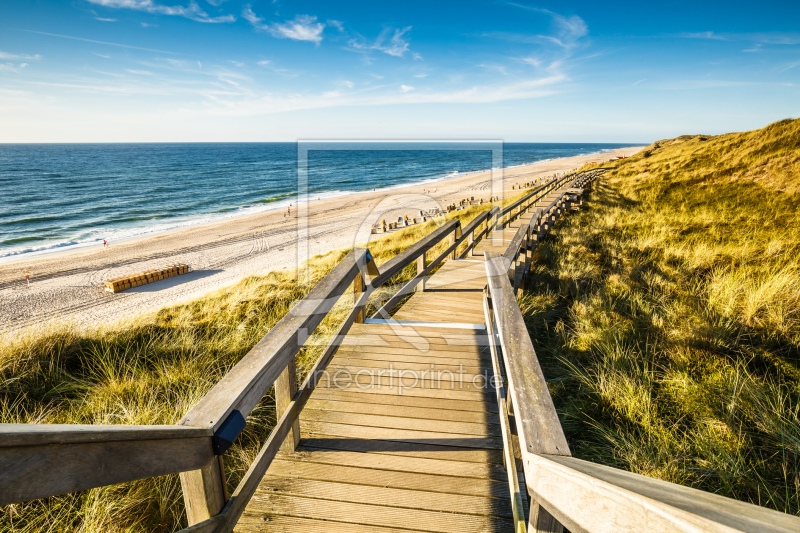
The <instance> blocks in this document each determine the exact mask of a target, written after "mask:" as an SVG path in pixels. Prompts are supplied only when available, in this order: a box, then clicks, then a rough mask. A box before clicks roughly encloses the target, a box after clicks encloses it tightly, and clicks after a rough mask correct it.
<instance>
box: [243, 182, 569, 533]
mask: <svg viewBox="0 0 800 533" xmlns="http://www.w3.org/2000/svg"><path fill="white" fill-rule="evenodd" d="M561 193H562V191H561V190H560V189H556V190H554V191H553V192H551V193H550V194H548V195H546V196H545V197H543V198H542V199H540V200H539V201H538V202H536V203H535V204H532V205H531V208H532V209H529V210H528V211H527V212H525V213H524V214H522V216H520V217H518V218H517V219H515V220H514V221H512V222H511V223H509V225H508V226H507V227H506V228H505V229H497V230H496V231H494V232H493V233H492V234H490V236H489V237H488V238H485V239H483V240H482V241H481V242H480V243H478V244H477V246H475V247H474V249H473V250H472V253H470V254H468V255H467V257H465V258H461V259H450V260H448V261H446V262H445V263H444V264H443V265H442V266H441V267H440V268H439V269H438V271H437V272H436V273H435V274H433V275H432V276H430V277H429V278H427V279H426V280H425V281H424V289H422V287H421V285H422V283H420V285H418V286H417V289H418V290H417V291H416V292H414V294H413V295H412V296H411V298H410V299H409V300H408V301H407V302H406V303H405V304H404V305H403V306H402V307H401V308H400V309H399V310H398V311H397V312H395V313H394V315H393V316H392V318H391V319H389V320H385V319H367V321H366V322H367V323H366V324H354V325H353V326H352V327H351V328H350V331H349V332H348V334H347V336H346V337H345V338H344V340H343V341H342V344H341V346H340V347H339V349H338V351H337V352H336V355H334V356H333V358H332V359H331V361H330V363H329V364H328V379H324V380H323V381H322V382H320V384H319V385H317V389H316V390H315V391H314V392H313V393H312V394H311V397H310V399H309V401H308V403H307V404H306V407H305V408H304V410H303V412H302V413H301V414H300V441H299V445H298V446H297V449H296V450H294V451H291V452H281V453H279V454H278V455H277V457H276V459H275V460H274V461H273V463H272V465H271V466H270V468H269V470H268V471H267V474H266V476H264V478H263V480H262V481H261V483H260V484H259V487H258V490H257V491H256V494H255V495H254V497H253V499H252V500H251V502H250V504H249V505H248V506H247V509H246V510H245V512H244V514H243V515H242V518H241V519H240V521H239V524H238V525H237V527H236V531H241V532H251V531H286V532H291V531H297V532H301V531H302V532H306V531H320V532H322V531H325V532H338V531H341V532H354V533H360V532H368V531H370V532H386V533H389V532H396V531H398V532H399V531H408V530H413V531H431V532H442V533H444V532H454V533H455V532H465V531H475V532H478V531H481V532H493V531H498V532H499V531H509V532H510V531H514V529H515V528H514V522H513V518H514V517H513V512H512V506H511V496H510V494H509V488H508V474H507V472H506V471H505V469H504V467H503V437H502V432H501V423H500V418H499V415H498V404H497V398H496V395H495V393H494V390H493V389H491V388H489V387H488V386H487V383H488V380H489V379H491V378H492V376H493V375H494V371H493V369H492V361H491V354H490V350H489V337H488V335H487V330H486V324H485V322H486V315H485V313H484V306H483V299H484V289H485V287H486V283H487V277H486V265H485V263H484V259H485V254H486V252H497V253H499V254H502V253H504V252H505V251H506V249H507V248H508V246H509V244H511V241H512V240H513V237H514V235H515V234H516V233H517V230H518V228H519V226H520V225H522V224H526V223H528V222H529V221H530V218H531V217H532V216H534V215H535V213H536V208H537V207H538V208H545V207H547V206H548V205H550V204H551V203H552V202H553V201H554V200H555V199H557V198H558V197H559V195H561ZM520 482H521V483H523V484H524V479H523V480H521V481H520ZM523 505H524V506H525V508H526V509H527V500H526V501H525V502H524V503H523Z"/></svg>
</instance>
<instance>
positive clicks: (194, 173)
mask: <svg viewBox="0 0 800 533" xmlns="http://www.w3.org/2000/svg"><path fill="white" fill-rule="evenodd" d="M632 144H634V143H627V144H551V143H547V144H543V143H533V144H522V143H505V144H503V145H502V161H500V164H499V165H498V161H497V160H496V159H495V160H493V158H492V151H491V150H487V149H476V150H473V149H469V148H470V145H468V144H463V143H358V142H354V143H336V145H335V149H331V150H328V149H316V148H320V146H321V145H304V144H302V145H299V146H301V147H302V149H301V150H300V153H305V151H304V148H307V147H309V146H310V147H312V148H315V149H311V150H310V151H308V152H307V169H308V170H307V174H306V176H307V186H308V197H309V199H311V200H316V199H317V198H332V197H336V196H345V195H350V194H354V193H359V192H364V191H371V190H373V189H382V188H387V187H397V186H404V185H410V184H415V183H425V182H430V181H433V180H438V179H442V178H446V177H450V176H454V175H459V174H463V173H467V172H475V171H480V170H487V169H490V168H492V167H493V166H503V167H511V166H518V165H524V164H529V163H534V162H537V161H542V160H547V159H553V158H558V157H569V156H574V155H581V154H587V153H601V152H606V151H610V150H612V149H614V148H620V147H624V146H631V145H632ZM481 146H482V147H483V148H485V146H486V145H481ZM495 146H496V145H495ZM322 147H323V148H324V146H322ZM494 155H495V156H497V155H498V152H497V151H495V154H494ZM302 174H304V173H302V172H301V175H302ZM301 183H306V182H305V180H303V181H301ZM297 193H298V144H297V143H174V144H170V143H167V144H161V143H158V144H153V143H137V144H0V261H8V260H13V259H19V258H21V256H23V254H36V255H38V254H41V253H46V252H50V251H56V250H67V249H74V248H80V247H86V246H96V245H97V244H98V243H102V241H103V240H104V239H105V240H107V241H109V242H114V241H119V240H123V239H130V238H134V237H140V236H144V235H147V234H152V233H157V232H162V231H168V230H172V229H177V228H181V227H186V226H190V225H194V224H199V223H204V222H211V221H215V220H221V219H224V218H227V217H234V216H241V215H245V214H250V213H256V212H259V211H267V210H273V209H285V208H286V206H288V205H289V204H290V203H295V202H296V201H297Z"/></svg>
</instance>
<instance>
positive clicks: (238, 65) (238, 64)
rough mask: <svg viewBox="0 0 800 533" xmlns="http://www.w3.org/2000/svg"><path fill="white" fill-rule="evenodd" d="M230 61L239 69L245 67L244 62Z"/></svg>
mask: <svg viewBox="0 0 800 533" xmlns="http://www.w3.org/2000/svg"><path fill="white" fill-rule="evenodd" d="M228 61H230V62H231V63H233V65H234V66H237V67H243V66H244V63H243V62H242V61H236V60H235V59H229V60H228Z"/></svg>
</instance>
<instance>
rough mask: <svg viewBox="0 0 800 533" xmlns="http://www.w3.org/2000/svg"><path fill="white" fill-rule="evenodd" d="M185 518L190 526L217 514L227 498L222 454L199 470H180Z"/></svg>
mask: <svg viewBox="0 0 800 533" xmlns="http://www.w3.org/2000/svg"><path fill="white" fill-rule="evenodd" d="M179 476H180V479H181V487H182V489H183V501H184V503H185V504H186V519H187V520H188V522H189V525H190V526H193V525H195V524H197V523H200V522H202V521H203V520H208V519H209V518H211V517H212V516H215V515H218V514H219V512H220V511H222V508H223V507H224V506H225V503H226V501H227V499H228V490H227V486H226V484H225V468H224V465H223V462H222V456H220V455H218V456H215V457H214V459H212V460H211V462H210V463H208V465H206V466H204V467H203V468H201V469H200V470H192V471H190V472H181V473H180V474H179Z"/></svg>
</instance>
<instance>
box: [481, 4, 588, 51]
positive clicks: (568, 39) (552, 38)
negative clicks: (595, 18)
mask: <svg viewBox="0 0 800 533" xmlns="http://www.w3.org/2000/svg"><path fill="white" fill-rule="evenodd" d="M508 4H509V5H511V6H514V7H518V8H521V9H525V10H528V11H533V12H536V13H543V14H545V15H548V16H549V17H550V19H551V21H552V24H553V29H554V31H553V33H552V34H522V33H508V32H487V33H484V34H482V35H483V36H484V37H494V38H499V39H505V40H508V41H514V42H521V43H530V44H535V43H552V44H554V45H556V46H559V47H561V48H564V49H567V50H572V49H573V48H575V47H576V46H578V41H579V40H580V39H581V38H582V37H585V36H586V35H588V34H589V26H587V24H586V22H584V20H583V19H582V18H580V17H579V16H577V15H571V16H565V15H561V14H559V13H555V12H553V11H550V10H548V9H540V8H536V7H531V6H526V5H522V4H515V3H513V2H509V3H508Z"/></svg>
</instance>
